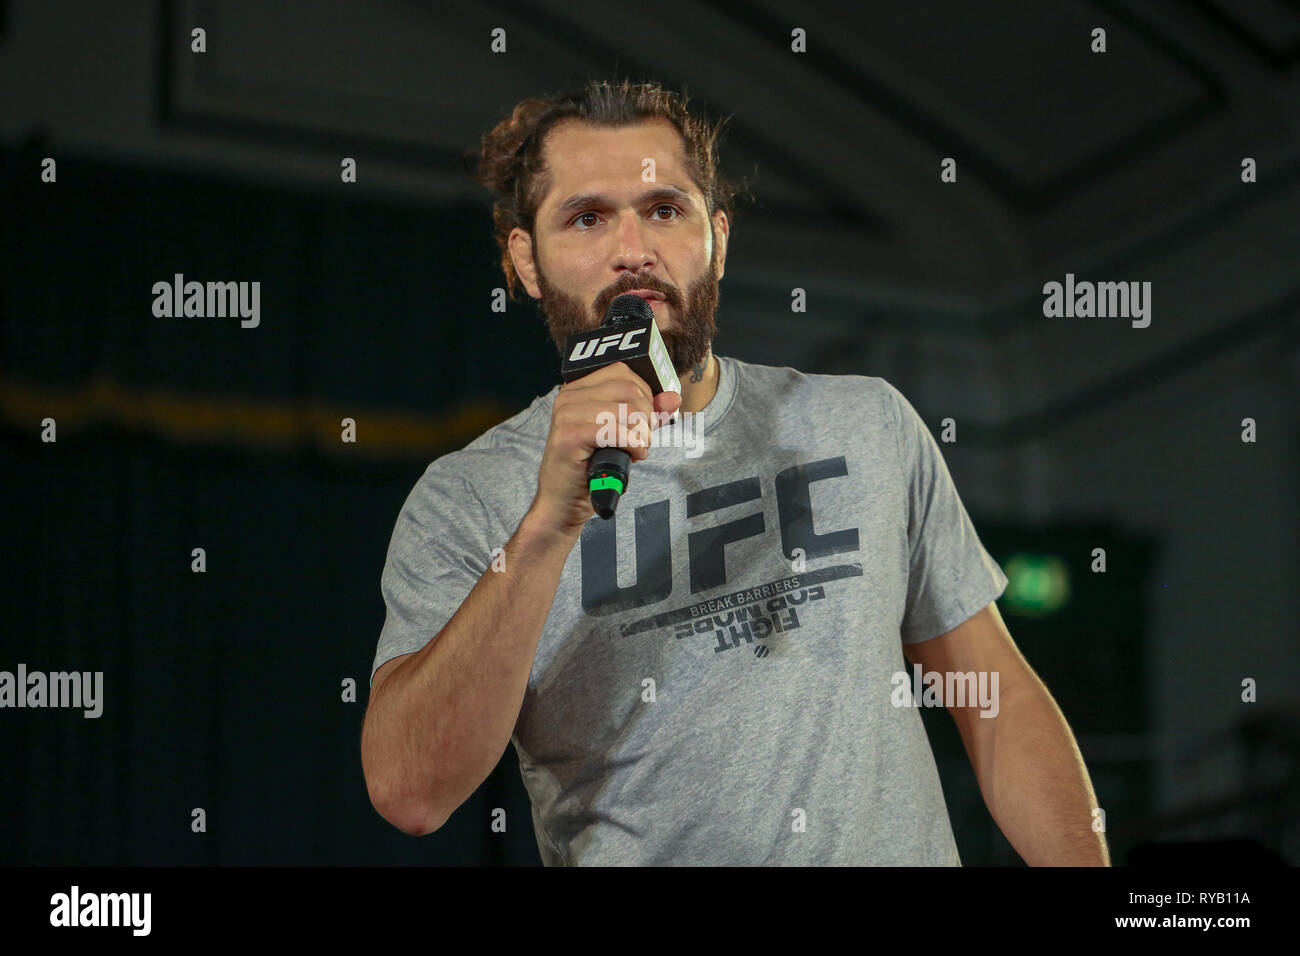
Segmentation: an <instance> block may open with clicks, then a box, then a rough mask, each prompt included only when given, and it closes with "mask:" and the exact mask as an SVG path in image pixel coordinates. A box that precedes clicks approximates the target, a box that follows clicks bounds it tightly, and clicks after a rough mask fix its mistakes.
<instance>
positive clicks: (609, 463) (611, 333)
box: [560, 292, 682, 519]
mask: <svg viewBox="0 0 1300 956" xmlns="http://www.w3.org/2000/svg"><path fill="white" fill-rule="evenodd" d="M615 362H626V363H627V365H628V367H629V368H630V369H632V371H634V372H636V374H637V375H639V376H641V378H642V379H643V380H644V381H645V383H646V384H647V385H649V386H650V392H651V394H653V395H658V394H659V393H660V392H676V393H677V394H678V395H680V394H681V392H682V383H681V381H680V380H679V379H678V378H677V370H676V369H675V368H673V363H672V360H671V359H670V358H669V357H668V347H667V346H665V345H664V339H663V336H662V335H660V334H659V327H658V326H657V325H655V314H654V310H653V309H651V308H650V303H648V302H646V300H645V299H643V298H641V297H640V296H639V295H634V294H633V293H631V292H627V293H624V294H623V295H619V296H615V297H614V301H613V302H611V303H610V304H609V311H607V312H606V313H605V318H604V321H602V322H601V324H600V328H598V329H593V330H592V331H590V332H578V333H576V334H575V335H570V336H569V340H568V344H567V347H566V349H565V355H564V361H563V362H562V363H561V364H560V375H561V376H562V377H563V378H564V381H565V382H572V381H574V380H576V379H580V378H582V377H583V376H584V375H590V374H591V373H592V372H594V371H596V369H598V368H604V367H605V366H606V365H613V364H614V363H615ZM673 420H674V421H676V418H675V417H674V419H673ZM631 463H632V457H631V456H630V455H629V454H628V453H627V452H625V451H623V449H621V448H613V447H609V448H597V449H596V450H595V451H594V452H593V453H592V455H591V457H590V458H589V459H587V490H588V491H589V492H590V493H591V507H592V508H593V509H595V511H596V514H598V515H600V516H601V517H602V518H606V519H608V518H612V517H614V510H615V509H616V508H617V507H618V500H619V498H620V497H621V496H622V495H623V493H624V492H626V491H627V479H628V467H629V466H630V465H631Z"/></svg>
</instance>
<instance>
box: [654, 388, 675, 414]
mask: <svg viewBox="0 0 1300 956" xmlns="http://www.w3.org/2000/svg"><path fill="white" fill-rule="evenodd" d="M681 407H682V396H681V395H679V394H678V393H677V392H660V393H659V394H658V395H656V396H655V397H654V409H655V412H664V413H666V414H669V415H671V414H672V413H673V412H675V411H677V409H679V408H681Z"/></svg>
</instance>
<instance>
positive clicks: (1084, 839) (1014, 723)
mask: <svg viewBox="0 0 1300 956" xmlns="http://www.w3.org/2000/svg"><path fill="white" fill-rule="evenodd" d="M968 720H970V721H971V722H973V724H974V725H975V726H976V731H975V735H974V737H973V739H976V740H979V741H980V743H979V745H978V747H977V749H978V750H979V751H981V752H980V753H978V755H976V772H977V775H978V777H979V785H980V792H981V793H982V794H983V795H984V802H985V804H986V805H987V806H988V808H989V812H990V813H991V814H992V816H993V819H994V820H995V821H996V822H997V824H998V827H999V828H1001V830H1002V833H1003V834H1004V835H1005V836H1006V838H1007V840H1008V841H1009V842H1010V843H1011V845H1012V846H1013V847H1015V849H1016V852H1018V853H1019V854H1020V856H1021V857H1022V858H1023V859H1024V860H1025V862H1026V863H1028V864H1029V865H1030V866H1109V865H1110V853H1109V850H1108V848H1107V846H1106V836H1105V833H1104V832H1101V833H1099V832H1096V831H1094V829H1093V826H1094V815H1093V809H1094V808H1095V807H1096V806H1097V798H1096V795H1095V794H1094V793H1093V789H1092V782H1091V780H1090V779H1089V778H1088V770H1087V768H1086V767H1085V766H1084V763H1083V757H1082V755H1081V754H1080V753H1079V748H1078V746H1077V744H1076V743H1075V740H1074V735H1073V734H1072V733H1071V732H1070V727H1069V725H1068V724H1067V723H1066V721H1065V717H1064V716H1063V715H1062V714H1061V710H1060V708H1059V707H1057V705H1056V701H1055V700H1053V699H1052V696H1051V694H1050V693H1049V692H1048V690H1047V688H1046V687H1045V686H1043V684H1042V682H1041V681H1038V680H1037V679H1036V678H1035V679H1034V680H1033V681H1032V683H1027V684H1026V685H1024V687H1023V688H1022V689H1020V690H1017V691H1015V692H1012V693H1004V694H1003V695H1002V699H1001V700H1000V702H999V711H998V715H997V716H996V717H992V718H985V717H981V716H979V714H978V712H971V714H970V716H969V717H968ZM980 724H991V725H992V726H991V727H979V726H978V725H980ZM981 738H982V739H981Z"/></svg>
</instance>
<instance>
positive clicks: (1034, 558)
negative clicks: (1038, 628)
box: [1002, 552, 1070, 617]
mask: <svg viewBox="0 0 1300 956" xmlns="http://www.w3.org/2000/svg"><path fill="white" fill-rule="evenodd" d="M1002 570H1003V571H1005V572H1006V575H1007V589H1006V591H1005V592H1004V593H1003V595H1002V601H1003V604H1004V605H1005V606H1006V608H1007V610H1010V611H1014V612H1015V613H1017V614H1024V615H1027V616H1030V617H1043V616H1046V615H1048V614H1052V613H1054V612H1056V611H1059V610H1060V609H1061V608H1063V607H1065V605H1066V602H1068V601H1069V599H1070V571H1069V569H1068V568H1067V567H1066V564H1065V562H1064V561H1062V560H1061V559H1060V558H1058V557H1056V556H1055V555H1051V554H1041V553H1032V552H1019V553H1017V554H1013V555H1012V556H1011V557H1010V558H1008V559H1007V561H1006V563H1005V564H1004V565H1003V566H1002Z"/></svg>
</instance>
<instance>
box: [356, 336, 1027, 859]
mask: <svg viewBox="0 0 1300 956" xmlns="http://www.w3.org/2000/svg"><path fill="white" fill-rule="evenodd" d="M718 361H719V363H720V375H719V382H718V390H717V393H716V394H715V395H714V397H713V399H712V401H710V402H709V404H708V405H707V406H706V407H705V408H704V409H703V410H702V411H701V412H699V413H697V414H696V415H695V416H694V418H693V419H692V418H689V417H687V418H683V419H682V421H680V422H678V423H677V424H673V425H668V426H664V427H663V428H661V429H659V430H657V431H656V432H655V433H654V438H653V442H652V446H651V451H650V458H649V459H648V460H646V461H643V462H633V463H632V465H631V469H630V472H629V482H628V488H627V491H626V493H625V494H624V495H623V498H622V500H621V501H620V503H619V507H618V511H617V513H616V515H615V517H614V518H613V519H611V520H609V521H605V520H603V519H601V518H592V519H591V520H590V521H589V522H588V523H587V526H586V527H585V528H584V530H583V533H582V535H581V537H580V539H579V541H578V544H576V545H575V546H574V548H573V551H572V552H571V553H570V555H569V558H568V561H567V563H566V564H565V566H564V572H563V575H562V577H561V580H560V585H559V588H558V590H557V591H556V595H555V601H554V603H553V604H552V606H551V610H550V613H549V615H548V616H547V619H546V624H545V626H544V628H543V630H542V634H541V638H540V640H539V642H538V648H537V654H536V656H535V657H534V659H533V666H532V671H531V673H530V675H529V679H528V689H527V691H526V692H525V695H524V701H523V706H522V708H521V710H520V713H519V718H518V722H517V723H516V724H515V730H514V734H513V736H512V737H511V741H512V742H513V744H514V746H515V750H516V752H517V753H518V755H519V764H520V769H521V772H522V775H523V782H524V785H525V787H526V788H527V790H528V793H529V796H530V798H531V800H532V808H533V809H532V816H533V824H534V829H535V831H536V836H537V844H538V849H539V851H540V853H541V857H542V860H543V862H544V863H546V864H547V865H579V864H581V865H592V864H596V865H605V864H643V865H680V864H726V865H773V864H781V865H807V864H815V865H881V864H889V865H894V864H901V865H951V866H960V865H961V861H960V859H959V857H958V854H957V846H956V843H955V842H954V840H953V835H952V829H951V825H950V823H949V820H948V811H947V806H946V804H945V802H944V797H943V791H942V790H941V788H940V785H939V778H938V773H937V771H936V768H935V763H934V756H933V753H932V752H931V750H930V746H929V740H928V739H927V737H926V733H925V728H924V725H923V724H922V721H921V715H920V712H919V710H917V709H916V708H915V707H897V706H894V703H893V701H894V700H896V699H897V697H896V696H895V695H894V694H893V691H894V685H893V684H892V683H891V677H892V675H894V674H895V673H896V672H898V671H904V670H905V671H907V672H908V674H909V675H910V674H911V668H910V666H909V664H908V662H907V661H906V659H905V658H904V656H903V648H902V645H903V643H913V642H917V641H926V640H930V639H931V638H934V637H938V636H939V635H940V634H943V633H945V632H947V631H949V630H951V629H953V628H954V627H956V626H957V625H959V624H961V623H962V622H963V621H966V620H967V619H968V618H970V617H971V616H972V615H974V614H975V613H976V612H977V611H979V610H981V609H982V608H984V607H985V606H986V605H988V604H989V603H990V602H992V601H994V600H995V599H996V598H997V597H999V596H1000V595H1001V594H1002V590H1003V588H1004V587H1005V586H1006V583H1007V578H1006V576H1005V575H1004V574H1003V573H1002V570H1001V568H999V567H998V566H997V564H996V563H995V562H994V561H993V559H992V558H991V557H990V556H989V554H988V552H987V551H986V550H985V549H984V547H983V546H982V545H981V543H980V541H979V538H978V536H977V535H976V532H975V528H974V527H973V525H972V524H971V521H970V518H969V516H968V515H967V513H966V510H965V508H964V507H963V505H962V503H961V500H960V499H959V498H958V495H957V491H956V488H955V487H954V486H953V482H952V479H951V477H950V475H949V473H948V469H947V466H946V465H945V463H944V460H943V458H942V456H941V454H940V451H939V447H938V445H937V443H936V442H935V440H934V438H933V437H932V436H931V434H930V432H929V429H928V428H927V427H926V425H925V423H924V422H923V421H922V420H921V418H920V416H919V415H918V414H917V413H916V410H915V409H914V408H913V407H912V405H911V404H910V403H909V402H908V401H907V399H905V398H904V397H903V395H902V394H901V393H900V392H899V391H898V390H897V389H895V388H894V387H893V386H892V385H890V384H889V383H888V382H886V381H885V380H884V379H882V378H878V377H873V376H861V375H805V374H803V373H801V372H799V371H797V370H795V369H792V368H776V367H772V366H766V365H754V364H750V363H747V362H741V361H739V360H737V359H731V358H726V357H723V356H718ZM558 391H559V386H556V388H555V389H552V390H551V391H550V392H549V393H547V394H546V395H544V396H541V397H539V398H537V399H535V400H534V401H533V403H532V404H531V405H530V406H529V407H528V408H527V409H525V410H524V411H522V412H520V413H519V414H518V415H515V416H514V417H513V418H510V419H509V420H507V421H505V422H502V423H501V424H499V425H497V426H495V427H493V428H491V429H489V430H488V431H487V432H486V433H484V434H483V435H481V436H480V437H479V438H477V439H475V440H474V441H473V442H471V443H470V444H469V445H468V446H466V447H465V448H464V449H462V450H461V451H457V452H452V453H450V454H447V455H444V456H443V457H441V458H439V459H437V460H436V461H434V462H433V463H432V464H430V465H429V467H428V469H427V470H426V471H425V473H424V474H423V476H422V477H421V478H420V480H419V481H418V482H417V483H416V485H415V487H414V489H412V491H411V494H410V496H409V497H408V498H407V501H406V504H405V506H404V507H403V509H402V512H401V514H400V515H399V516H398V519H397V525H396V528H395V529H394V531H393V537H392V542H391V544H390V546H389V550H388V557H387V561H386V564H385V567H384V572H383V577H382V588H381V589H382V592H383V596H384V600H385V602H386V604H387V617H386V620H385V622H384V627H383V631H382V633H381V634H380V637H379V647H378V650H377V652H376V654H375V659H374V668H373V669H372V671H371V677H372V679H373V676H374V670H378V668H379V667H380V666H381V665H383V664H384V663H385V662H387V661H389V660H391V659H392V658H394V657H397V656H398V655H401V654H406V653H410V652H412V651H417V650H419V649H420V648H421V647H423V646H424V645H425V644H426V643H427V642H428V641H429V640H430V639H431V638H433V637H434V636H435V635H436V634H437V633H438V631H439V630H440V629H441V628H442V626H443V625H444V624H446V622H447V621H448V620H449V619H450V618H451V616H452V615H453V614H454V613H455V612H456V610H457V608H458V607H459V606H460V604H461V602H462V601H463V600H464V599H465V597H466V595H467V594H469V592H470V590H471V588H473V587H474V585H475V583H476V582H477V581H478V579H479V577H480V576H481V575H482V574H483V573H485V572H486V571H487V569H488V567H489V566H490V565H491V563H492V560H493V555H492V552H493V549H495V548H499V547H502V546H503V545H504V544H505V543H506V541H507V539H508V538H509V537H510V535H512V534H513V533H514V531H515V529H516V528H517V527H518V524H519V521H520V519H521V518H522V517H523V516H524V513H525V511H527V509H528V506H529V505H530V504H531V502H532V499H533V495H534V494H535V493H536V490H537V471H538V468H539V466H540V463H541V458H542V450H543V448H544V446H545V443H546V437H547V433H548V430H549V427H550V420H551V408H552V405H553V402H554V400H555V396H556V394H557V392H558Z"/></svg>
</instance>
